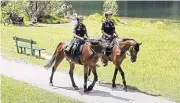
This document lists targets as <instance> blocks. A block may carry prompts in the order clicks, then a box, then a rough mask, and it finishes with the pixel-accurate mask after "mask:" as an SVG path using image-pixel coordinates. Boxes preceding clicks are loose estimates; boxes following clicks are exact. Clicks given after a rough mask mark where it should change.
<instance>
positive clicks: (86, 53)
mask: <svg viewBox="0 0 180 103" xmlns="http://www.w3.org/2000/svg"><path fill="white" fill-rule="evenodd" d="M91 41H92V40H91ZM96 41H97V42H96V43H91V42H88V41H86V43H84V45H82V50H81V51H82V52H81V55H80V59H79V60H75V59H73V58H72V57H71V53H69V52H67V51H65V50H64V48H65V47H66V46H67V45H68V44H67V42H60V43H59V45H58V46H57V48H56V50H55V52H54V54H53V56H52V58H51V60H50V61H49V63H48V64H47V65H45V66H44V67H45V68H50V67H51V66H52V64H53V63H54V62H55V63H54V65H53V67H52V73H51V76H50V82H49V84H50V85H51V86H53V76H54V72H55V71H56V69H57V67H58V66H59V64H60V63H61V62H62V60H63V59H64V58H66V59H67V60H68V62H69V65H70V70H69V76H70V79H71V82H72V86H73V87H74V89H75V90H79V88H78V86H77V85H76V84H75V81H74V78H73V72H74V68H75V64H79V65H83V66H84V92H88V91H91V90H92V89H93V87H94V85H95V83H96V81H97V80H98V75H97V72H96V66H97V62H98V59H99V58H100V57H101V60H102V62H103V63H104V66H106V65H107V62H108V58H107V57H106V56H105V55H104V54H103V44H102V43H101V40H96ZM89 69H91V70H92V72H93V74H94V80H93V82H92V83H91V84H90V85H89V86H88V88H87V79H88V71H89Z"/></svg>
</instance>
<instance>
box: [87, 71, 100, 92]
mask: <svg viewBox="0 0 180 103" xmlns="http://www.w3.org/2000/svg"><path fill="white" fill-rule="evenodd" d="M92 72H93V74H94V80H93V82H92V84H91V85H90V86H88V91H91V90H92V89H93V87H94V85H95V84H96V82H97V81H98V75H97V72H96V68H92Z"/></svg>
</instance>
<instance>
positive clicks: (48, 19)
mask: <svg viewBox="0 0 180 103" xmlns="http://www.w3.org/2000/svg"><path fill="white" fill-rule="evenodd" d="M39 21H40V22H42V23H47V24H61V23H68V22H69V20H68V19H66V18H59V17H58V16H56V15H45V16H44V17H42V18H40V20H39Z"/></svg>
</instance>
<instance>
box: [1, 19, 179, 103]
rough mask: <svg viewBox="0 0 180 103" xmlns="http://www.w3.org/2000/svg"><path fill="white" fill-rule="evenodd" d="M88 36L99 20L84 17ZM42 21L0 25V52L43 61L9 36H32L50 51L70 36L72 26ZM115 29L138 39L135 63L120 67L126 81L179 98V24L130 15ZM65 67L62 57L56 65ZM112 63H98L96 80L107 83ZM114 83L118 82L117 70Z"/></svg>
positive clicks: (97, 32) (79, 71)
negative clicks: (25, 52)
mask: <svg viewBox="0 0 180 103" xmlns="http://www.w3.org/2000/svg"><path fill="white" fill-rule="evenodd" d="M85 24H86V25H87V30H88V34H89V36H90V37H91V38H95V37H100V36H101V33H100V28H101V24H100V23H99V22H96V21H85ZM41 25H44V27H2V28H1V29H2V34H1V38H2V39H1V42H2V45H1V52H2V53H3V55H6V56H7V57H11V58H21V59H24V60H26V61H29V62H31V63H35V64H40V65H44V64H45V63H46V62H47V61H45V60H41V59H36V58H35V57H29V56H26V55H22V54H17V53H16V48H15V46H14V45H15V41H13V40H12V37H13V36H15V35H16V36H20V37H24V38H32V39H33V40H36V41H37V42H38V46H39V47H43V48H46V49H47V50H46V51H45V52H44V53H46V54H53V53H54V50H55V49H56V47H57V45H58V43H59V42H61V41H68V40H71V39H72V35H73V34H72V29H73V26H72V25H70V24H64V25H45V24H41ZM116 30H117V32H118V33H119V36H120V37H130V38H134V39H135V40H137V41H139V42H142V43H143V44H142V46H141V47H140V52H139V54H138V59H137V62H136V63H131V62H130V61H129V59H128V57H127V58H126V59H125V60H124V62H123V64H122V68H123V70H124V72H125V75H126V81H127V84H128V85H131V86H135V87H137V88H138V89H140V90H142V91H146V92H149V93H152V94H160V95H162V96H163V97H165V98H167V99H170V100H173V101H177V102H180V98H179V97H180V83H179V81H180V75H179V73H180V63H179V61H180V48H179V47H180V42H179V40H180V24H179V21H173V20H171V21H170V20H151V19H132V20H130V22H129V24H127V25H123V24H119V25H118V26H116ZM62 67H63V68H65V69H67V70H68V69H69V64H68V63H67V62H66V61H64V62H63V63H62V65H61V66H59V68H62ZM82 68H83V67H82V66H76V70H75V73H77V74H80V75H82V73H83V69H82ZM113 71H114V66H113V65H112V63H110V64H109V65H108V66H107V67H106V68H104V67H102V66H101V67H99V68H98V75H99V80H105V81H107V82H110V83H111V79H112V76H113ZM117 83H120V84H122V81H121V77H120V75H119V74H118V77H117Z"/></svg>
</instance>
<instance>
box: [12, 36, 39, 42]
mask: <svg viewBox="0 0 180 103" xmlns="http://www.w3.org/2000/svg"><path fill="white" fill-rule="evenodd" d="M13 40H17V41H22V42H26V43H32V44H36V41H33V40H29V39H24V38H19V37H16V36H15V37H13Z"/></svg>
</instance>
